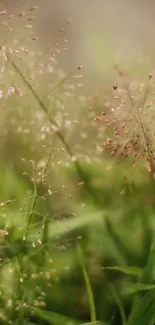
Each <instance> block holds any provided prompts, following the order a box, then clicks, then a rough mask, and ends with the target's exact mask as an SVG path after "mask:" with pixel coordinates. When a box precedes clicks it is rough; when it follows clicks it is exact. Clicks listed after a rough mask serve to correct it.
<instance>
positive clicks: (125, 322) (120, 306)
mask: <svg viewBox="0 0 155 325" xmlns="http://www.w3.org/2000/svg"><path fill="white" fill-rule="evenodd" d="M109 287H110V290H111V292H112V294H113V296H114V298H115V300H116V303H117V306H118V309H119V311H120V315H121V319H122V325H126V324H127V321H126V315H125V311H124V307H123V304H122V302H121V299H120V297H119V295H118V293H117V291H116V289H115V287H114V286H113V284H112V283H109Z"/></svg>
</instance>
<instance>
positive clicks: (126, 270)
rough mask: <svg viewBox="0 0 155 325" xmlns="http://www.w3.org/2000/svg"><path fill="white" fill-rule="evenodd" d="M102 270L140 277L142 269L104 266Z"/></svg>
mask: <svg viewBox="0 0 155 325" xmlns="http://www.w3.org/2000/svg"><path fill="white" fill-rule="evenodd" d="M103 269H104V270H112V271H118V272H121V273H123V274H126V275H133V276H138V277H139V276H140V275H142V272H143V269H141V268H139V267H134V266H105V267H103Z"/></svg>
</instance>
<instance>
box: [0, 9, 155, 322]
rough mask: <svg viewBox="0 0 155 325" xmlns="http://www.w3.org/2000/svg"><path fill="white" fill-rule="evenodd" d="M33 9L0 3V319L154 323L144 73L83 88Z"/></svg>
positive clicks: (154, 90)
mask: <svg viewBox="0 0 155 325" xmlns="http://www.w3.org/2000/svg"><path fill="white" fill-rule="evenodd" d="M38 11H39V8H38V7H37V6H33V7H30V8H25V9H24V10H23V12H18V13H17V14H14V15H12V13H11V12H9V11H6V10H5V9H3V10H1V12H0V20H1V27H0V28H1V31H2V33H3V34H2V35H5V36H4V39H3V41H1V44H0V54H1V55H0V157H1V158H0V179H1V187H0V201H1V202H0V324H8V325H11V324H16V325H22V324H24V325H35V324H36V325H37V324H38V325H48V324H51V325H71V324H73V325H74V324H75V325H76V324H77V325H78V324H79V325H82V324H83V325H84V324H85V325H86V324H87V325H88V324H99V325H118V324H122V325H153V324H154V323H155V246H154V243H155V240H154V232H155V219H154V217H155V194H154V193H155V192H154V190H155V181H154V179H155V131H154V130H155V128H154V126H155V123H154V120H155V100H154V98H155V97H154V96H155V84H154V76H153V74H150V72H149V71H148V78H147V80H145V82H144V83H143V82H141V81H138V80H131V79H130V77H129V76H128V74H127V71H122V70H121V68H120V67H117V66H116V67H115V80H114V82H113V84H111V86H110V87H109V86H108V89H107V87H106V88H105V89H104V87H103V89H102V92H101V93H99V94H97V95H96V94H94V93H93V92H91V94H88V93H87V92H86V91H85V88H84V87H83V75H84V67H83V66H82V65H80V66H77V67H76V68H75V71H74V72H73V73H72V74H71V75H65V73H64V72H63V70H61V64H60V62H61V56H63V55H64V53H66V52H67V49H68V46H69V45H68V39H67V29H68V28H70V27H69V26H70V24H71V19H70V18H67V19H66V22H64V24H63V26H62V27H61V26H60V29H59V30H58V34H59V36H58V41H55V42H53V43H52V44H50V46H49V48H48V49H46V50H43V51H41V50H40V46H39V38H38V36H37V35H36V34H35V32H36V31H35V29H34V28H33V21H34V20H35V19H36V17H37V12H38ZM1 38H3V37H1ZM65 55H66V54H65Z"/></svg>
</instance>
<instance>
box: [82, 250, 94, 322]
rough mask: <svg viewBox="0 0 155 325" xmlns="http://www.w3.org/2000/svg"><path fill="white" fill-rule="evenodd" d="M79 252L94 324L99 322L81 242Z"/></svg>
mask: <svg viewBox="0 0 155 325" xmlns="http://www.w3.org/2000/svg"><path fill="white" fill-rule="evenodd" d="M77 252H78V257H79V262H80V265H81V268H82V271H83V275H84V279H85V284H86V289H87V295H88V300H89V307H90V316H91V322H92V323H94V324H97V320H96V310H95V302H94V297H93V292H92V288H91V284H90V281H89V277H88V274H87V271H86V267H85V263H84V258H83V252H82V248H81V246H80V245H79V244H77Z"/></svg>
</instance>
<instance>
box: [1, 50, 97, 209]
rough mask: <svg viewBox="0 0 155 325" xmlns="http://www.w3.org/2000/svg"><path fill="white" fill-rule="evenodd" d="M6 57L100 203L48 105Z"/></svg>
mask: <svg viewBox="0 0 155 325" xmlns="http://www.w3.org/2000/svg"><path fill="white" fill-rule="evenodd" d="M6 57H7V59H8V61H10V63H11V64H12V66H13V68H14V70H15V71H16V72H17V74H18V75H19V76H20V77H21V79H22V81H23V82H24V84H25V85H26V86H27V87H28V89H29V90H30V92H31V94H32V95H33V97H34V98H35V99H36V101H37V102H38V104H39V106H40V108H41V109H42V110H43V112H44V113H45V115H46V116H47V117H48V120H49V122H50V124H51V125H54V126H55V127H56V135H57V137H58V138H59V140H60V141H61V142H62V144H63V145H64V148H65V150H66V152H67V153H68V155H69V156H70V158H71V160H72V162H73V163H74V166H75V168H76V171H77V173H78V175H79V177H80V179H81V181H84V186H85V189H86V191H87V193H88V194H89V195H90V196H91V197H92V199H93V201H94V202H95V203H98V198H97V196H96V194H95V193H94V191H93V190H92V188H91V186H90V185H89V183H88V181H87V180H86V177H85V173H84V171H83V169H82V168H81V166H80V164H79V162H78V161H77V160H76V159H75V156H74V154H73V152H72V150H71V147H70V145H69V143H68V142H67V141H66V140H65V138H64V136H63V134H62V133H61V131H60V130H59V127H58V125H57V123H56V121H55V120H54V119H53V118H52V117H51V115H50V114H49V112H48V109H47V107H46V105H45V104H44V102H43V101H42V100H41V99H40V98H39V96H38V94H37V93H36V92H35V90H34V89H33V87H32V86H31V84H30V83H29V82H28V80H27V79H26V78H25V76H24V75H23V73H22V72H21V71H20V69H19V68H18V66H17V65H16V63H15V62H14V60H13V59H12V58H11V56H10V55H9V54H8V53H6Z"/></svg>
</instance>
